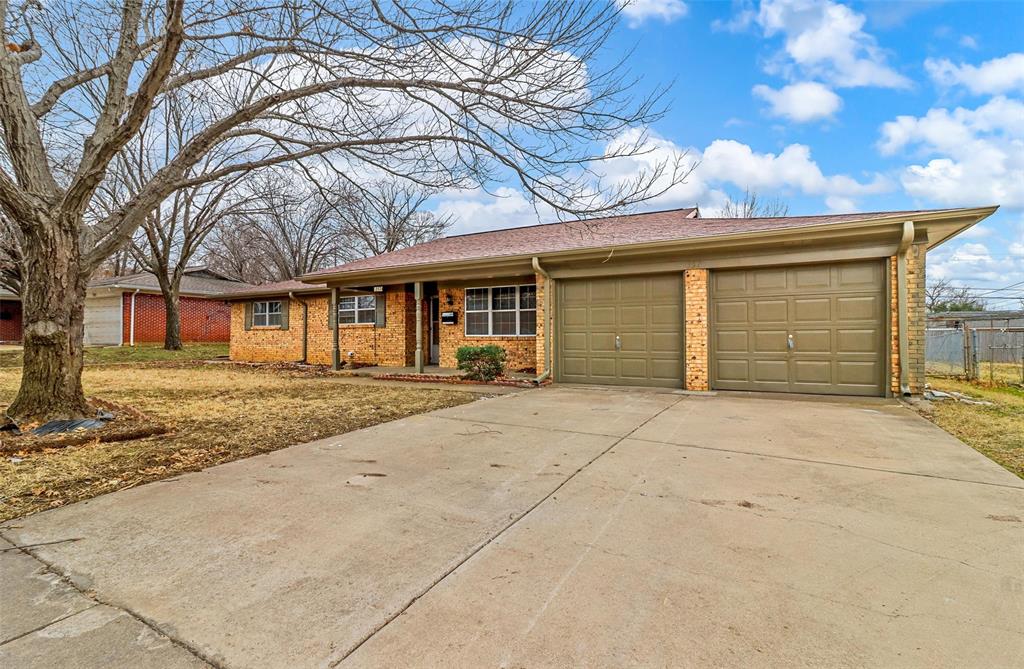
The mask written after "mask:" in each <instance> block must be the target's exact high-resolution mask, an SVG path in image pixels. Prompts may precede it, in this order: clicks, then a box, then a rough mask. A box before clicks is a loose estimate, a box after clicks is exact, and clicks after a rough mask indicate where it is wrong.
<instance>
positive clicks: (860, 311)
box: [836, 295, 880, 321]
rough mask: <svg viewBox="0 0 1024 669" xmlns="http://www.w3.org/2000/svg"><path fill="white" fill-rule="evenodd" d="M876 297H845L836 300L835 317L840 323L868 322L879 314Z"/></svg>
mask: <svg viewBox="0 0 1024 669" xmlns="http://www.w3.org/2000/svg"><path fill="white" fill-rule="evenodd" d="M879 301H880V300H879V298H878V296H877V295H860V296H845V297H837V298H836V316H837V318H838V320H840V321H870V320H874V318H875V315H876V314H878V313H879V311H880V309H879Z"/></svg>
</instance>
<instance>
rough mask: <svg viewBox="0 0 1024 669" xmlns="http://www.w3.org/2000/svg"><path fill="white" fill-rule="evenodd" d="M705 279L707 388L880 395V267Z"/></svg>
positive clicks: (722, 274) (865, 264) (735, 273)
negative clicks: (708, 314)
mask: <svg viewBox="0 0 1024 669" xmlns="http://www.w3.org/2000/svg"><path fill="white" fill-rule="evenodd" d="M711 276H712V278H711V281H710V286H711V296H710V297H711V309H710V311H711V324H710V327H711V332H710V342H711V358H712V362H711V370H712V379H711V385H712V387H713V388H720V389H723V390H776V391H782V392H787V391H788V392H813V393H828V394H855V395H883V394H884V392H885V373H886V369H887V364H886V362H887V354H886V305H887V292H886V265H885V263H884V262H883V261H881V260H871V261H856V262H849V263H846V262H844V263H832V264H821V265H808V266H791V267H775V268H768V269H753V270H720V271H715V272H712V275H711ZM789 336H792V338H793V339H792V340H793V348H792V349H789V348H788V347H787V338H788V337H789Z"/></svg>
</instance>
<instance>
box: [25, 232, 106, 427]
mask: <svg viewBox="0 0 1024 669" xmlns="http://www.w3.org/2000/svg"><path fill="white" fill-rule="evenodd" d="M76 231H77V226H76V225H74V224H63V225H61V224H58V225H37V226H32V228H31V232H30V233H27V234H26V238H25V244H24V248H23V249H22V257H23V271H24V276H23V281H22V289H21V300H22V310H23V312H22V314H23V316H22V317H23V319H24V347H25V362H24V367H23V370H22V377H21V388H20V389H19V390H18V396H17V397H16V398H15V399H14V402H13V403H12V404H11V406H10V407H8V409H7V414H8V415H9V416H11V418H13V419H14V420H15V421H16V422H18V423H25V422H34V421H46V420H52V419H56V418H82V417H84V416H86V415H88V414H89V413H90V412H89V407H88V405H87V404H86V401H85V393H84V392H83V390H82V363H83V350H82V338H83V335H84V329H85V328H84V322H85V321H84V314H85V288H86V284H87V282H88V278H87V277H83V276H81V266H80V261H81V257H80V252H79V247H78V235H77V233H76Z"/></svg>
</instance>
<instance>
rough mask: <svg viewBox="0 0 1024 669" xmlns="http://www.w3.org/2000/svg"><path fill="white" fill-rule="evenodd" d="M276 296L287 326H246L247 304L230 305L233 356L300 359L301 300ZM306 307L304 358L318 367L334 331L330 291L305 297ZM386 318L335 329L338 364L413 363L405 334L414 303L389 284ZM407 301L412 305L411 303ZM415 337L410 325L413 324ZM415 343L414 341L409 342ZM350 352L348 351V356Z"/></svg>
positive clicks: (328, 358) (325, 358) (257, 359)
mask: <svg viewBox="0 0 1024 669" xmlns="http://www.w3.org/2000/svg"><path fill="white" fill-rule="evenodd" d="M266 299H275V300H277V299H280V300H281V301H282V302H288V329H287V330H282V329H281V328H276V327H274V328H261V327H253V328H252V329H251V330H246V329H245V305H246V302H234V303H232V305H231V351H230V356H231V359H232V360H244V361H248V362H297V361H299V360H301V359H302V303H301V302H299V300H297V299H296V300H289V299H288V298H286V297H281V298H278V297H273V298H266ZM302 299H303V300H304V301H305V302H306V303H307V304H308V305H309V307H308V319H309V320H308V326H307V327H308V335H307V358H306V359H307V361H308V362H310V363H312V364H317V365H329V364H331V350H332V347H333V334H332V332H331V328H330V323H329V321H328V316H329V314H330V295H329V294H323V295H312V296H309V295H307V296H304V297H302ZM377 299H384V300H386V302H385V305H386V306H385V308H386V316H385V327H383V328H378V327H374V326H373V325H372V324H342V325H341V326H340V327H339V328H338V349H339V351H340V353H341V360H342V362H345V361H353V362H357V363H364V364H371V365H382V366H388V367H392V366H393V367H403V366H407V365H411V364H412V359H411V356H412V355H413V354H414V351H415V348H414V349H413V351H409V350H408V348H407V347H408V344H409V338H408V337H407V336H406V330H407V324H408V323H410V320H409V319H410V316H411V315H413V314H415V302H414V300H413V299H412V297H411V295H410V294H409V293H407V292H406V291H405V288H404V286H400V285H399V286H388V287H387V289H386V291H385V292H384V294H382V295H378V298H377ZM410 305H411V306H410ZM412 328H413V334H414V336H415V323H412ZM413 345H414V347H415V342H413ZM350 353H351V354H352V355H349V354H350Z"/></svg>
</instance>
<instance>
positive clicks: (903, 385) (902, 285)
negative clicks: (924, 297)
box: [896, 221, 914, 395]
mask: <svg viewBox="0 0 1024 669" xmlns="http://www.w3.org/2000/svg"><path fill="white" fill-rule="evenodd" d="M913 242H914V222H913V221H905V222H904V223H903V236H902V237H901V238H900V246H899V249H898V250H897V251H896V301H897V303H898V304H897V307H896V308H897V312H898V322H899V329H900V332H899V347H900V357H899V361H900V394H901V395H909V394H910V382H909V381H908V376H909V375H910V373H909V371H908V364H907V350H908V348H909V347H910V342H909V337H908V333H907V327H908V325H907V323H908V316H907V251H909V250H910V245H911V244H912V243H913Z"/></svg>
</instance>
